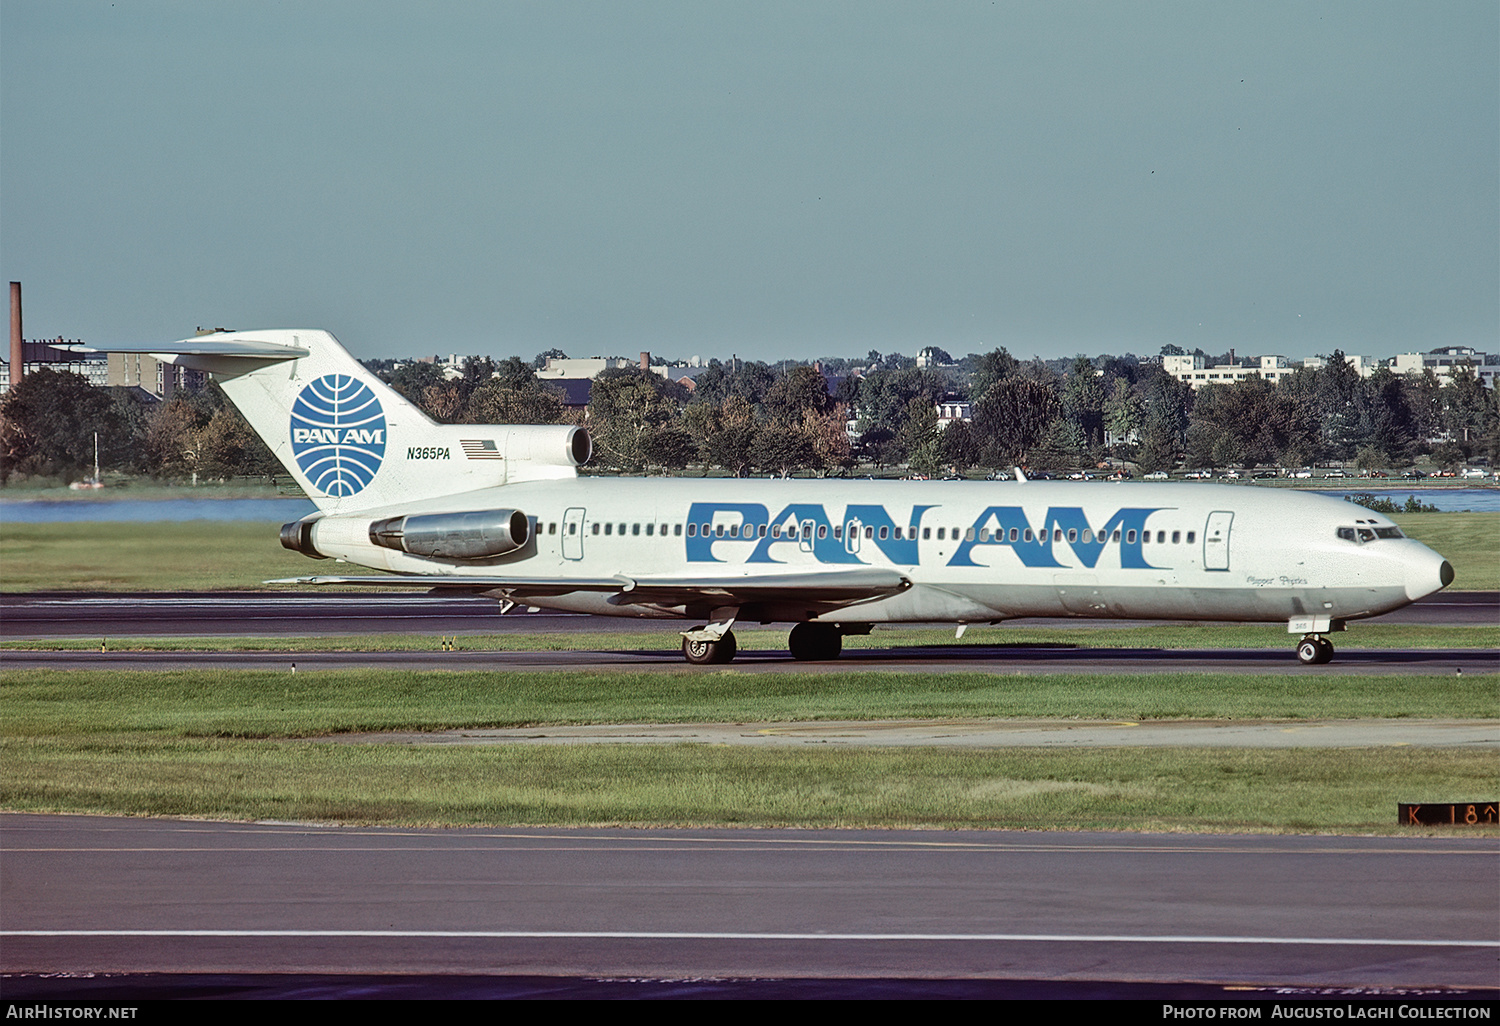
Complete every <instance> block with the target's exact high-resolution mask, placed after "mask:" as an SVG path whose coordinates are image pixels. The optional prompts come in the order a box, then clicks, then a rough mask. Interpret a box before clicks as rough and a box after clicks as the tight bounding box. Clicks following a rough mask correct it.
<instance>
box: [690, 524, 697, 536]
mask: <svg viewBox="0 0 1500 1026" xmlns="http://www.w3.org/2000/svg"><path fill="white" fill-rule="evenodd" d="M688 537H689V538H696V537H698V525H697V524H688Z"/></svg>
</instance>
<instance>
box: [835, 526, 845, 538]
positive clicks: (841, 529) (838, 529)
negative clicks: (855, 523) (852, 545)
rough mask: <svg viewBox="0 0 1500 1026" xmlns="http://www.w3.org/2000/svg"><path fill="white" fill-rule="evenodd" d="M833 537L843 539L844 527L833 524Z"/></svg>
mask: <svg viewBox="0 0 1500 1026" xmlns="http://www.w3.org/2000/svg"><path fill="white" fill-rule="evenodd" d="M833 536H834V537H835V538H839V539H842V538H843V537H844V525H843V524H834V525H833Z"/></svg>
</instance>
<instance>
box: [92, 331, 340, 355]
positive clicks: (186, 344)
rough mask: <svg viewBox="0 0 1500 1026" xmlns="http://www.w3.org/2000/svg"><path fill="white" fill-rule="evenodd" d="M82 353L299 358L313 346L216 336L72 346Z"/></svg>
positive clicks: (306, 353)
mask: <svg viewBox="0 0 1500 1026" xmlns="http://www.w3.org/2000/svg"><path fill="white" fill-rule="evenodd" d="M68 348H70V349H73V350H76V351H77V352H80V353H147V354H149V355H151V356H156V357H160V358H168V357H173V356H241V357H246V358H249V359H256V360H295V359H297V358H298V357H302V356H307V355H308V354H309V353H310V352H311V350H309V349H305V348H303V347H301V346H288V345H282V344H281V343H279V342H262V341H260V340H258V339H251V338H236V339H230V340H228V341H215V340H214V338H213V336H211V335H210V336H206V337H204V338H200V339H194V338H190V339H184V340H183V341H181V342H165V343H163V342H147V343H142V344H140V345H108V346H69V347H68Z"/></svg>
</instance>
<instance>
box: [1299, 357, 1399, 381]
mask: <svg viewBox="0 0 1500 1026" xmlns="http://www.w3.org/2000/svg"><path fill="white" fill-rule="evenodd" d="M1344 362H1345V363H1346V364H1348V365H1349V366H1350V367H1352V368H1353V369H1354V371H1355V372H1356V373H1357V374H1359V376H1360V377H1362V378H1368V377H1369V376H1370V375H1371V374H1374V373H1375V372H1376V371H1377V370H1379V369H1380V368H1382V367H1384V366H1386V363H1387V361H1385V360H1377V359H1375V358H1374V357H1372V356H1353V355H1350V354H1349V353H1345V354H1344ZM1302 366H1303V367H1306V368H1307V369H1308V370H1322V369H1323V368H1324V367H1327V366H1328V359H1327V357H1323V356H1309V357H1308V358H1307V359H1305V360H1303V361H1302Z"/></svg>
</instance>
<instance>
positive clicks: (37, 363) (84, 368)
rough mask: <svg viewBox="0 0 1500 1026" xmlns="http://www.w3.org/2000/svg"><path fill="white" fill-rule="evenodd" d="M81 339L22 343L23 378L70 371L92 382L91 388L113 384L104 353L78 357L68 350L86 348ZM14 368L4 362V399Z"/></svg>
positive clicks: (0, 386) (0, 378) (0, 389)
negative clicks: (110, 381) (78, 346)
mask: <svg viewBox="0 0 1500 1026" xmlns="http://www.w3.org/2000/svg"><path fill="white" fill-rule="evenodd" d="M82 344H83V343H82V340H81V339H76V338H66V339H65V338H56V339H50V338H49V339H47V340H45V341H38V340H32V341H29V342H22V343H21V370H22V375H23V376H24V375H26V374H34V373H36V372H37V371H39V370H52V371H69V372H71V373H73V374H77V375H80V376H81V377H84V378H86V379H87V380H88V383H89V384H91V385H96V386H99V387H101V388H102V387H103V386H104V385H107V384H108V383H109V372H108V368H107V366H106V363H105V358H104V354H103V353H75V352H73V351H72V350H70V349H66V348H62V347H65V346H74V345H82ZM10 372H11V366H10V362H9V361H0V395H3V394H4V393H6V392H8V391H10V380H11V374H10Z"/></svg>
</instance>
